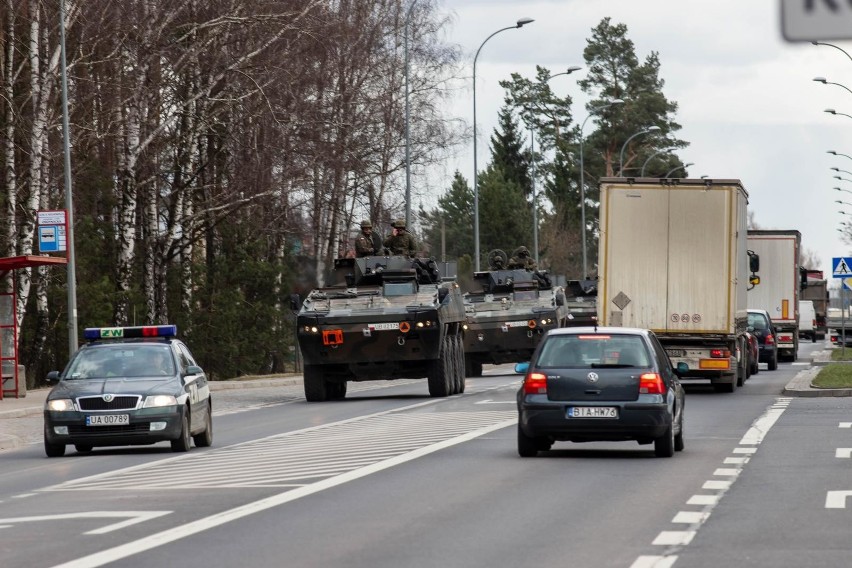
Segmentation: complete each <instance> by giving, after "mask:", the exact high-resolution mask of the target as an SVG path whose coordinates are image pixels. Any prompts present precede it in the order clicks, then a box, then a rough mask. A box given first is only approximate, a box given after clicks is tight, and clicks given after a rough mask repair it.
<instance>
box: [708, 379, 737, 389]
mask: <svg viewBox="0 0 852 568" xmlns="http://www.w3.org/2000/svg"><path fill="white" fill-rule="evenodd" d="M713 390H715V391H716V392H734V391H735V390H737V378H736V377H734V380H733V381H731V382H730V383H713Z"/></svg>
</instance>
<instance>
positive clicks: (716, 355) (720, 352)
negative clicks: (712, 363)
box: [710, 349, 731, 359]
mask: <svg viewBox="0 0 852 568" xmlns="http://www.w3.org/2000/svg"><path fill="white" fill-rule="evenodd" d="M730 356H731V352H730V351H728V350H727V349H711V350H710V358H712V359H727V358H729V357H730Z"/></svg>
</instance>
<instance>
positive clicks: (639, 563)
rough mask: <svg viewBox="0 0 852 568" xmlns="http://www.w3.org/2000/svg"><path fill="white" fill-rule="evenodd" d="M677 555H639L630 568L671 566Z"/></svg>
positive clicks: (663, 567) (664, 567)
mask: <svg viewBox="0 0 852 568" xmlns="http://www.w3.org/2000/svg"><path fill="white" fill-rule="evenodd" d="M675 560H677V556H650V555H649V556H640V557H639V558H637V559H636V560H635V561H634V562H633V564H631V565H630V568H671V567H672V566H674V563H675Z"/></svg>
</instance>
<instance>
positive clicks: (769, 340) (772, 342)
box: [765, 333, 775, 345]
mask: <svg viewBox="0 0 852 568" xmlns="http://www.w3.org/2000/svg"><path fill="white" fill-rule="evenodd" d="M765 343H766V344H767V345H775V338H774V337H772V334H771V333H767V334H766V341H765Z"/></svg>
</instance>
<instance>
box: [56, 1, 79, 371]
mask: <svg viewBox="0 0 852 568" xmlns="http://www.w3.org/2000/svg"><path fill="white" fill-rule="evenodd" d="M65 13H66V12H65V0H60V1H59V43H60V48H61V49H60V51H61V53H60V55H61V56H60V74H61V75H62V146H63V155H64V169H65V209H66V213H65V214H66V216H67V221H68V226H67V227H66V229H65V231H66V233H65V238H66V241H65V247H66V252H67V255H68V357H71V356H72V355H73V354H74V353H76V352H77V268H76V259H75V256H74V201H73V198H72V195H71V133H70V126H69V125H68V69H67V67H66V63H65Z"/></svg>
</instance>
